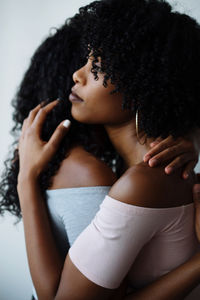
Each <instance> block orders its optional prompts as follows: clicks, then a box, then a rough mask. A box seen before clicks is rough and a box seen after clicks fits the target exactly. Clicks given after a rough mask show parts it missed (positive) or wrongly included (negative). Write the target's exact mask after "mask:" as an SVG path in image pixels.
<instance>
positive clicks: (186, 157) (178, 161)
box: [165, 153, 194, 174]
mask: <svg viewBox="0 0 200 300" xmlns="http://www.w3.org/2000/svg"><path fill="white" fill-rule="evenodd" d="M193 159H194V155H193V153H184V154H182V155H179V156H178V157H175V158H174V160H173V161H171V162H170V164H168V165H167V166H166V167H165V173H166V174H171V173H172V172H173V171H175V170H177V169H179V168H180V167H183V166H184V165H185V164H186V163H188V161H190V162H191V161H193Z"/></svg>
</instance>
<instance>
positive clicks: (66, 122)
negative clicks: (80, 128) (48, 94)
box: [63, 120, 71, 128]
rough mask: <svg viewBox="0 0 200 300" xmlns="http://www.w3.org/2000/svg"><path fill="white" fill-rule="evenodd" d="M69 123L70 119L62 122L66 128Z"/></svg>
mask: <svg viewBox="0 0 200 300" xmlns="http://www.w3.org/2000/svg"><path fill="white" fill-rule="evenodd" d="M70 124H71V122H70V120H65V121H64V122H63V126H64V127H66V128H68V127H69V125H70Z"/></svg>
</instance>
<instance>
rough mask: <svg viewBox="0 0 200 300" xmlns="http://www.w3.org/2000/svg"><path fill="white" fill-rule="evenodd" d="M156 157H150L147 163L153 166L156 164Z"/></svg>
mask: <svg viewBox="0 0 200 300" xmlns="http://www.w3.org/2000/svg"><path fill="white" fill-rule="evenodd" d="M157 162H158V161H157V159H155V158H153V159H150V161H149V165H150V167H153V166H155V165H156V164H157Z"/></svg>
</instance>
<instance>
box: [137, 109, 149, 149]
mask: <svg viewBox="0 0 200 300" xmlns="http://www.w3.org/2000/svg"><path fill="white" fill-rule="evenodd" d="M135 127H136V135H137V140H138V142H139V143H140V145H144V144H145V143H146V141H147V136H145V140H144V141H143V142H141V141H140V137H139V117H138V109H137V111H136V114H135Z"/></svg>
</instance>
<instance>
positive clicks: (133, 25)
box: [80, 0, 200, 138]
mask: <svg viewBox="0 0 200 300" xmlns="http://www.w3.org/2000/svg"><path fill="white" fill-rule="evenodd" d="M86 12H87V13H88V16H87V18H86V24H85V26H86V27H85V28H86V33H85V36H84V44H85V48H87V47H88V48H89V51H88V53H89V52H91V51H92V57H93V62H92V63H93V68H92V70H91V71H92V73H93V74H94V77H95V79H98V71H99V66H96V62H97V61H98V58H99V57H101V72H103V73H104V74H105V76H104V82H103V85H104V86H106V85H107V81H108V80H110V81H111V83H113V84H114V85H115V90H114V91H113V92H121V93H122V95H123V108H126V109H131V110H132V111H133V115H135V113H136V111H137V110H138V112H139V127H140V129H142V130H144V132H145V133H146V134H147V136H148V137H154V138H156V137H159V136H161V137H163V138H164V137H166V136H168V135H172V136H174V137H178V136H183V135H185V134H187V133H189V132H191V131H192V130H193V129H196V128H199V127H200V117H199V115H200V76H199V70H200V26H199V24H198V23H197V22H196V21H195V20H194V19H193V18H191V17H189V16H187V15H185V14H181V13H178V12H174V11H173V10H172V7H171V5H170V4H169V3H167V2H165V1H163V0H127V1H124V0H102V1H95V2H93V3H92V4H90V5H88V6H86V7H83V8H81V9H80V13H82V14H85V13H86ZM88 45H89V46H88Z"/></svg>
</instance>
